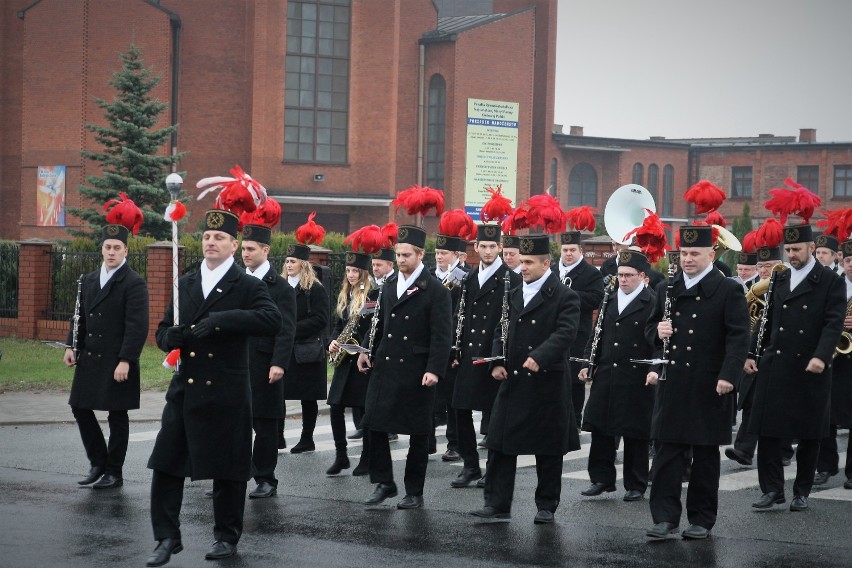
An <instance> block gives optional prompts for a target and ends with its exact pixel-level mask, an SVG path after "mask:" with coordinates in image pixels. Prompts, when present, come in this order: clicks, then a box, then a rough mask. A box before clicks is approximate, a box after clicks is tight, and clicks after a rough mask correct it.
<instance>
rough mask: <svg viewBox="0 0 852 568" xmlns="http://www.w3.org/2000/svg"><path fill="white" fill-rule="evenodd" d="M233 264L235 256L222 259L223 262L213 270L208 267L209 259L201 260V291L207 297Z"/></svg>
mask: <svg viewBox="0 0 852 568" xmlns="http://www.w3.org/2000/svg"><path fill="white" fill-rule="evenodd" d="M233 265H234V257H233V256H229V257H228V258H226V259H225V260H224V261H222V264H220V265H219V266H217V267H216V268H214V269H213V270H210V269H209V268H207V260H203V261H202V262H201V293H202V294H204V298H205V299H206V298H207V296H209V295H210V292H211V291H213V288H214V287H215V286H216V284H218V283H219V280H221V279H222V277H223V276H225V273H226V272H228V270H230V269H231V266H233Z"/></svg>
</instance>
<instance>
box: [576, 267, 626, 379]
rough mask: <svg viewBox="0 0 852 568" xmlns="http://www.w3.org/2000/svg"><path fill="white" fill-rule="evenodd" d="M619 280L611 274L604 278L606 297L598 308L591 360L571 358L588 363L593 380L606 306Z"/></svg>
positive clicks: (577, 361) (590, 376)
mask: <svg viewBox="0 0 852 568" xmlns="http://www.w3.org/2000/svg"><path fill="white" fill-rule="evenodd" d="M617 280H618V279H617V278H616V277H615V276H613V275H611V274H608V275H607V276H606V278H604V296H603V299H602V300H601V305H600V307H599V308H598V319H597V321H596V322H595V332H594V334H593V335H592V347H591V349H590V350H589V358H588V359H582V358H580V357H569V359H570V360H571V361H574V362H575V363H586V364H587V365H588V366H589V378H590V379H591V378H592V377H594V375H595V370H596V369H597V366H598V365H597V354H598V344H599V343H600V339H601V332H602V331H603V322H604V314H605V313H606V306H607V304H608V303H609V295H610V294H611V293H612V290H613V289H614V288H615V284H616V282H617Z"/></svg>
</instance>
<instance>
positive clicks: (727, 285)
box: [645, 270, 749, 446]
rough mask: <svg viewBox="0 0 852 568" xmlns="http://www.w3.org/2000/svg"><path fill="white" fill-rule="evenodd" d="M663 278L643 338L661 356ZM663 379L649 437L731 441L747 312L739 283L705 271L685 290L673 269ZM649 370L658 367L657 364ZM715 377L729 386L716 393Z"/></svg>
mask: <svg viewBox="0 0 852 568" xmlns="http://www.w3.org/2000/svg"><path fill="white" fill-rule="evenodd" d="M667 285H668V283H667V282H663V283H661V284H660V285H659V286H658V287H657V290H656V293H657V300H656V302H655V304H654V309H653V310H652V312H651V315H650V317H649V318H648V322H647V325H646V328H645V333H646V336H647V338H648V341H650V342H653V344H654V345H656V346H657V348H658V350H657V351H656V353H655V357H660V356H662V351H661V349H660V348H661V346H662V341H661V340H660V339H659V336H658V335H657V324H658V323H659V322H660V321H661V320H662V319H663V313H664V304H665V300H666V293H667ZM671 321H672V327H673V329H674V335H672V337H671V339H670V344H669V360H670V363H669V364H668V369H667V372H666V380H664V381H660V382H659V383H658V384H657V387H656V389H655V390H656V393H655V397H656V398H655V402H654V413H653V419H652V421H651V438H652V439H655V440H659V441H661V442H671V443H676V444H689V445H703V446H716V445H725V444H730V443H731V417H732V416H733V412H734V410H733V406H734V404H735V400H734V399H735V396H736V395H735V394H734V393H735V392H736V389H737V388H738V385H739V379H740V375H741V374H742V369H743V365H744V364H745V359H746V353H747V352H748V341H749V317H748V311H747V308H746V302H745V296H744V295H743V289H742V286H740V285H739V284H737V283H736V282H734V281H733V280H730V279H728V278H725V276H723V275H722V273H721V272H719V271H718V270H712V271H710V272H709V273H708V274H707V275H706V276H704V277H703V278H702V279H701V280H700V281H699V282H698V283H697V284H695V285H694V286H693V287H692V288H689V289H686V287H685V286H684V283H683V272H682V271H678V273H677V274H676V275H675V277H674V284H673V288H672V308H671ZM652 370H654V371H657V372H660V371H661V369H660V368H658V367H656V368H652ZM719 379H724V380H726V381H728V382H729V383H731V384H732V385H734V391H732V392H730V393H728V394H725V395H722V396H719V394H717V393H716V386H717V383H718V381H719Z"/></svg>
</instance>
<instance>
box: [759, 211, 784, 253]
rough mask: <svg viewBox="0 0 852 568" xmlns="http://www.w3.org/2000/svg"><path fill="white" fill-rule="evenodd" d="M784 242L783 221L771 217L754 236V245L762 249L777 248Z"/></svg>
mask: <svg viewBox="0 0 852 568" xmlns="http://www.w3.org/2000/svg"><path fill="white" fill-rule="evenodd" d="M783 240H784V225H782V224H781V221H779V220H778V219H775V218H774V217H770V218H769V219H767V220H766V221H764V222H763V225H761V226H760V227H758V228H757V231H755V235H754V244H756V245H757V246H758V247H760V248H775V247H777V246H778V245H780V244H781V241H783Z"/></svg>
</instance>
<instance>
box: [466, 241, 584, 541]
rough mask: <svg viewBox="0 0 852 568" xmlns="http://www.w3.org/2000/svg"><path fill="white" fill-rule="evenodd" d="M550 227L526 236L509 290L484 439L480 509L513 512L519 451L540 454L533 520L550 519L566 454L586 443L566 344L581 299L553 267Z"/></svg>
mask: <svg viewBox="0 0 852 568" xmlns="http://www.w3.org/2000/svg"><path fill="white" fill-rule="evenodd" d="M549 247H550V240H549V238H548V237H547V236H546V235H541V236H531V237H521V239H520V252H521V267H522V268H521V274H522V277H523V280H524V283H523V285H522V286H518V287H517V288H515V289H514V290H512V292H511V293H510V295H509V298H508V306H507V307H508V319H509V326H508V335H507V337H506V338H505V343H504V337H503V333H502V326H498V327H497V329H495V332H494V338H493V339H494V343H493V346H492V356H493V357H503V359H497V360H495V361H494V364H493V366H492V369H491V376H492V377H493V378H494V379H496V380H497V381H500V382H501V384H500V388H499V390H498V391H497V398H496V399H495V400H494V407H493V409H492V411H491V423H490V424H489V429H488V438H487V440H486V447H487V448H488V468H487V470H486V474H485V494H484V497H485V507H484V508H483V509H481V510H478V511H474V512H472V514H473V515H474V516H477V517H480V518H486V519H499V518H509V517H510V516H511V510H512V499H513V495H514V491H515V472H516V468H517V460H518V456H519V455H535V460H536V473H537V474H538V486H537V487H536V491H535V503H536V507H538V513H536V516H535V521H534V522H535V523H537V524H541V523H552V522H553V515H554V513H555V512H556V508H557V507H558V506H559V499H560V496H561V494H562V456H563V455H565V454H566V453H568V452H570V451H574V450H578V449H580V438H579V435H578V433H577V425H576V421H575V420H574V416H573V408H572V406H571V404H570V401H571V399H570V397H571V392H570V382H569V380H568V374H567V372H566V368H567V367H568V346H569V345H571V343H572V342H573V341H574V337H575V336H576V334H577V326H578V318H579V317H580V299H579V298H578V296H577V294H576V293H574V292H572V291H571V290H570V289H569V288H568V287H566V286H564V285H563V284H562V283H561V282H560V281H559V278H558V276H557V275H556V274H555V273H553V272H551V270H550V255H549Z"/></svg>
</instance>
